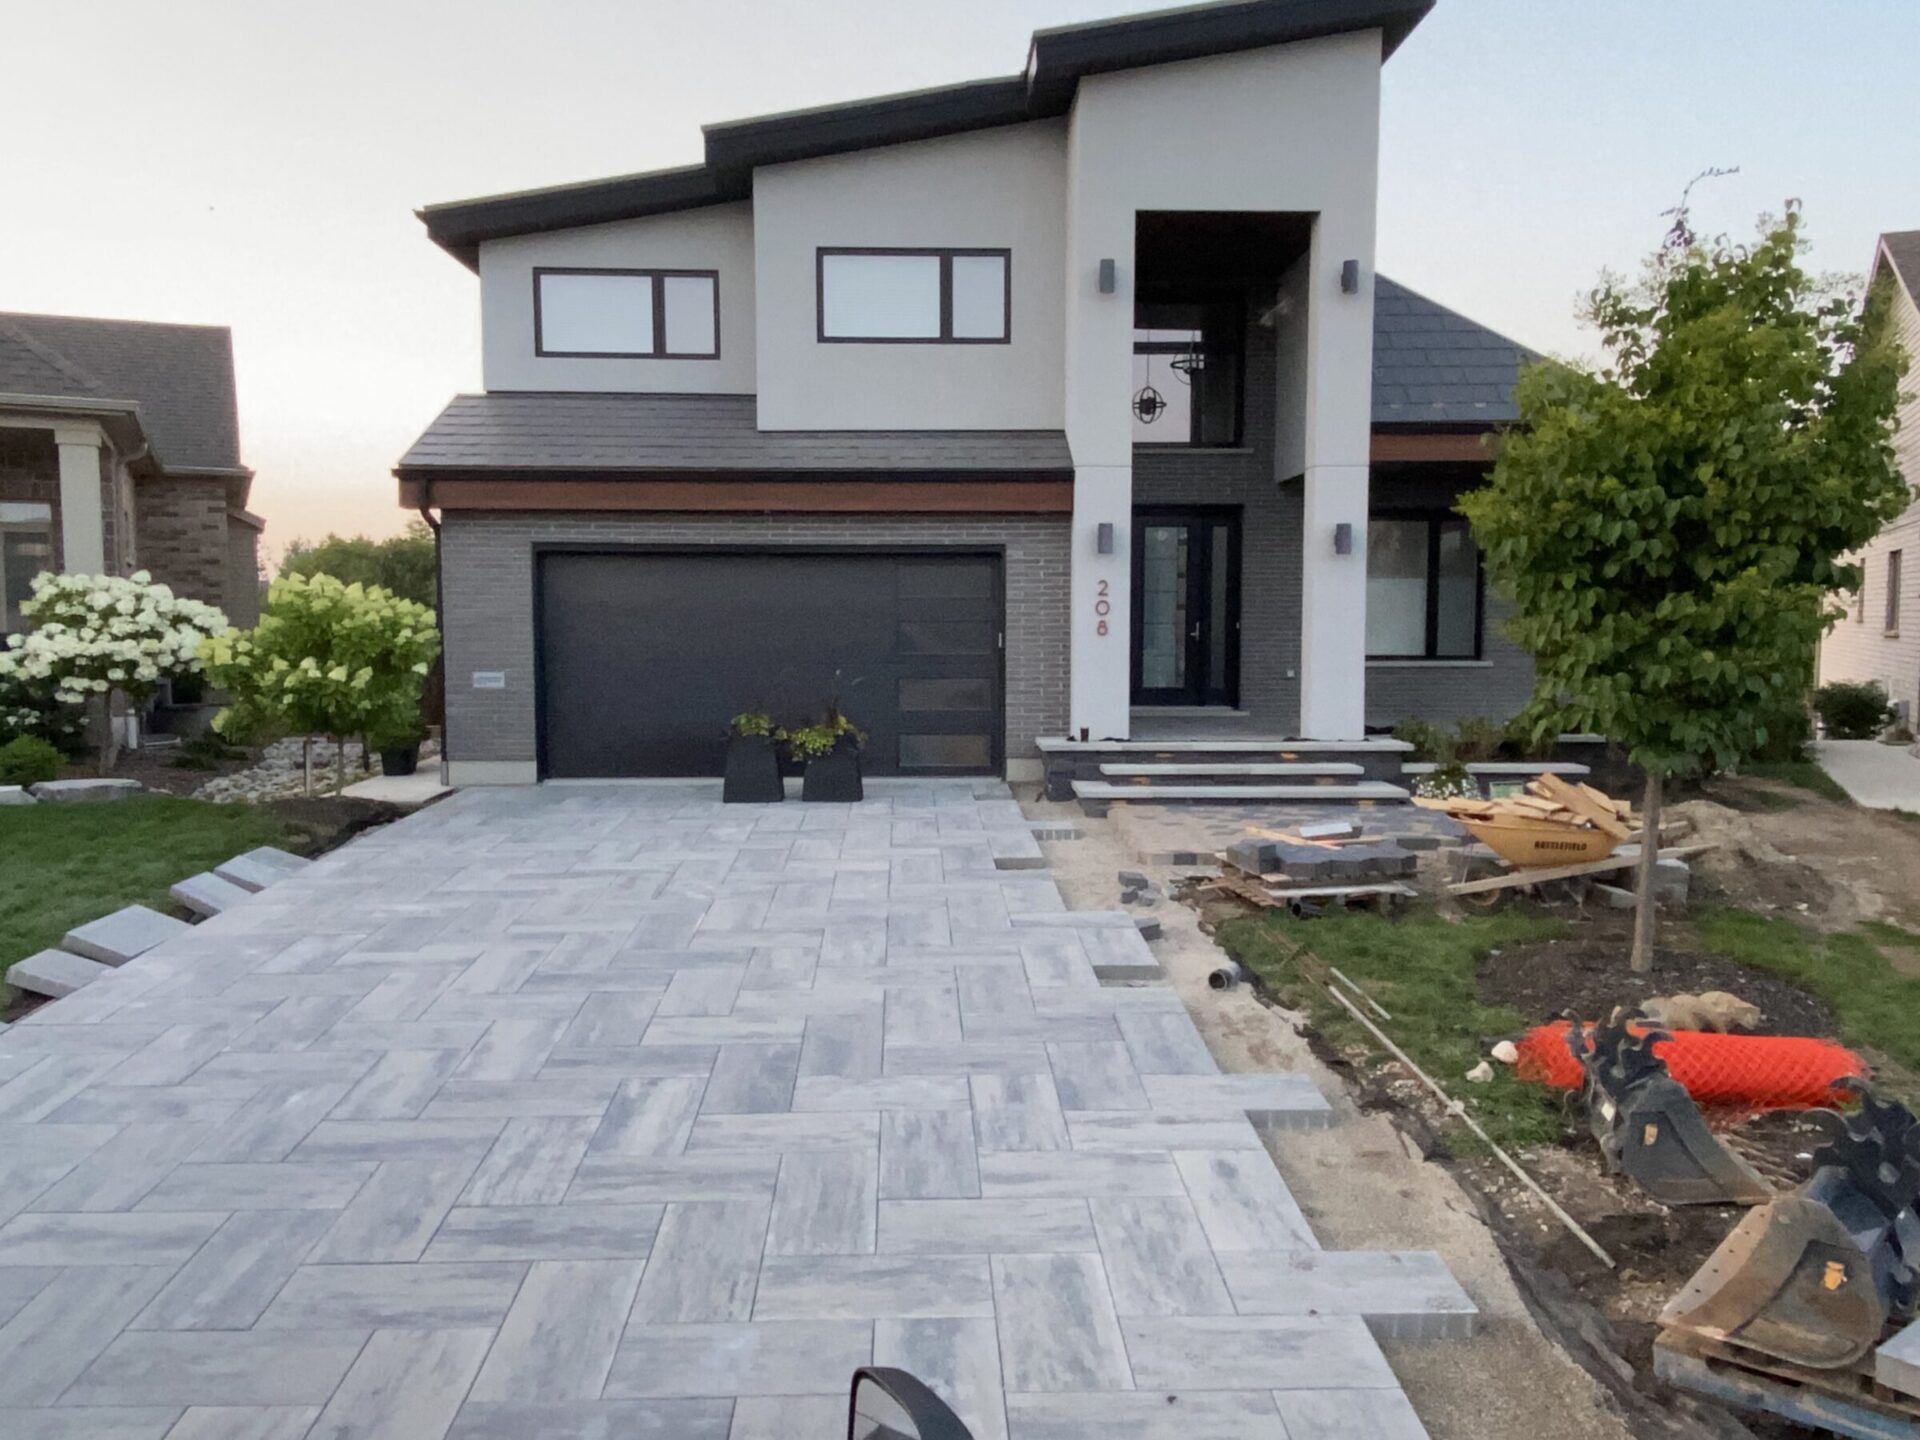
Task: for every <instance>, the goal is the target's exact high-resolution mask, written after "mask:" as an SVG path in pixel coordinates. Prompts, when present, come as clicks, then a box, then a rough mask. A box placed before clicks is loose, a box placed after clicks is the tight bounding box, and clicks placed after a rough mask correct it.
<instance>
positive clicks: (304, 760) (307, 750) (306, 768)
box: [300, 735, 313, 799]
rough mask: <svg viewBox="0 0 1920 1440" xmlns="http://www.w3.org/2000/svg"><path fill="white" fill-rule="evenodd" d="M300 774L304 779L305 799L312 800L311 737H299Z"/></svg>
mask: <svg viewBox="0 0 1920 1440" xmlns="http://www.w3.org/2000/svg"><path fill="white" fill-rule="evenodd" d="M300 773H301V774H302V775H303V776H304V777H305V779H306V790H307V798H308V799H312V798H313V737H312V736H311V735H303V736H301V737H300Z"/></svg>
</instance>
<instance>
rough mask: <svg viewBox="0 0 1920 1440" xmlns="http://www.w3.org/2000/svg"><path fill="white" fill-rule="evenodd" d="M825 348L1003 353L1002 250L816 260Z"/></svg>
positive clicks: (1009, 263)
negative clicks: (989, 349)
mask: <svg viewBox="0 0 1920 1440" xmlns="http://www.w3.org/2000/svg"><path fill="white" fill-rule="evenodd" d="M816 264H817V266H818V277H817V281H818V291H819V299H818V304H819V333H818V338H819V339H820V340H821V341H822V342H827V343H869V344H884V345H1004V344H1005V343H1006V342H1007V341H1008V340H1009V339H1010V338H1011V336H1012V333H1013V325H1012V319H1011V311H1012V299H1013V278H1012V277H1013V259H1012V255H1011V252H1009V251H1006V250H854V249H827V248H823V249H821V250H820V251H819V252H818V255H817V257H816Z"/></svg>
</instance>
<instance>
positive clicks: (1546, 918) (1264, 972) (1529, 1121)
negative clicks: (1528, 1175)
mask: <svg viewBox="0 0 1920 1440" xmlns="http://www.w3.org/2000/svg"><path fill="white" fill-rule="evenodd" d="M1564 931H1565V926H1564V925H1563V924H1562V922H1561V921H1559V920H1557V919H1555V918H1554V917H1552V916H1550V915H1548V914H1546V913H1544V912H1542V911H1541V910H1539V909H1538V908H1536V907H1531V906H1525V905H1517V906H1512V907H1509V908H1508V909H1505V910H1501V911H1497V912H1495V913H1494V914H1491V915H1484V916H1481V915H1476V916H1470V917H1467V918H1465V919H1461V920H1457V921H1455V920H1448V919H1444V918H1442V917H1441V916H1440V915H1439V914H1438V913H1436V912H1434V911H1432V910H1427V909H1416V910H1413V911H1410V912H1408V913H1406V914H1403V915H1401V916H1400V917H1398V918H1395V919H1382V918H1381V917H1379V916H1377V915H1373V914H1370V913H1366V912H1362V911H1350V912H1346V913H1333V914H1328V915H1326V916H1323V917H1322V918H1320V919H1317V920H1295V919H1293V918H1291V917H1290V916H1288V915H1286V914H1285V913H1284V912H1267V913H1263V914H1260V915H1249V916H1243V917H1241V918H1238V919H1234V920H1229V921H1227V922H1226V923H1225V924H1223V925H1221V926H1220V928H1219V936H1218V938H1219V940H1220V942H1221V944H1223V945H1224V946H1225V947H1226V948H1227V951H1228V953H1229V954H1231V955H1232V956H1233V957H1234V958H1235V959H1236V960H1238V961H1239V962H1240V963H1241V965H1242V966H1244V967H1246V968H1247V969H1248V970H1249V971H1251V972H1252V973H1253V974H1255V975H1256V976H1258V977H1259V979H1260V982H1261V983H1262V984H1263V985H1264V986H1265V987H1266V988H1267V989H1268V990H1269V991H1270V992H1272V993H1273V995H1274V996H1275V997H1276V998H1277V999H1278V1000H1280V1002H1281V1003H1282V1004H1284V1005H1286V1006H1287V1007H1288V1008H1290V1009H1296V1010H1300V1011H1303V1012H1305V1013H1306V1014H1307V1016H1308V1017H1309V1018H1310V1019H1311V1020H1312V1022H1313V1025H1314V1028H1315V1029H1316V1030H1318V1031H1319V1032H1320V1033H1321V1034H1322V1035H1323V1036H1325V1037H1326V1038H1327V1039H1328V1040H1329V1041H1331V1042H1332V1043H1333V1044H1334V1045H1336V1046H1338V1047H1340V1048H1342V1049H1345V1048H1346V1047H1347V1046H1349V1045H1351V1044H1358V1045H1362V1046H1364V1047H1365V1048H1366V1049H1367V1050H1368V1051H1369V1052H1371V1053H1373V1054H1375V1055H1376V1056H1381V1057H1384V1055H1385V1052H1384V1051H1382V1050H1380V1048H1379V1046H1378V1045H1377V1043H1376V1042H1375V1041H1374V1040H1373V1039H1372V1037H1371V1036H1369V1035H1368V1034H1367V1032H1366V1030H1365V1029H1364V1028H1363V1027H1362V1026H1360V1025H1359V1024H1357V1023H1355V1021H1354V1020H1353V1018H1352V1017H1351V1016H1349V1015H1348V1014H1347V1012H1346V1011H1345V1010H1343V1009H1342V1008H1341V1007H1340V1006H1339V1005H1338V1004H1337V1003H1335V1002H1334V1001H1333V1000H1332V999H1330V998H1328V996H1327V993H1326V991H1325V989H1323V988H1322V987H1321V986H1320V985H1319V984H1317V983H1315V982H1314V981H1313V980H1311V979H1309V978H1307V976H1306V975H1304V974H1303V973H1302V972H1301V969H1300V967H1299V966H1298V965H1297V964H1295V963H1294V962H1293V959H1292V957H1293V955H1294V952H1295V950H1296V949H1297V948H1298V947H1300V946H1301V945H1305V946H1307V947H1308V948H1309V950H1310V953H1311V954H1312V955H1313V956H1315V957H1317V958H1318V959H1320V960H1322V961H1324V962H1326V963H1327V964H1329V965H1332V966H1335V967H1337V968H1338V969H1339V970H1340V971H1342V972H1343V973H1344V974H1346V975H1347V976H1349V977H1350V978H1351V979H1352V980H1353V981H1354V982H1355V983H1356V984H1358V985H1359V986H1360V987H1361V988H1362V989H1363V990H1365V991H1366V992H1367V993H1368V994H1369V995H1371V996H1372V997H1373V998H1374V999H1375V1000H1376V1001H1378V1002H1379V1003H1380V1005H1381V1006H1382V1007H1384V1008H1385V1009H1386V1010H1387V1011H1388V1012H1389V1013H1390V1014H1391V1015H1392V1016H1393V1018H1392V1020H1390V1021H1383V1022H1381V1028H1382V1029H1383V1030H1385V1031H1386V1032H1387V1034H1389V1035H1391V1036H1392V1037H1393V1040H1394V1042H1395V1043H1396V1044H1397V1045H1399V1046H1400V1047H1401V1048H1402V1049H1404V1050H1405V1051H1406V1052H1407V1053H1408V1054H1409V1055H1411V1056H1412V1057H1413V1058H1414V1060H1415V1061H1416V1062H1418V1064H1419V1065H1420V1067H1421V1068H1422V1069H1423V1070H1425V1071H1426V1072H1427V1073H1428V1074H1430V1075H1432V1076H1433V1078H1434V1079H1436V1080H1438V1081H1439V1082H1440V1083H1441V1084H1442V1085H1444V1086H1445V1087H1446V1088H1447V1090H1448V1091H1449V1092H1450V1093H1451V1094H1452V1095H1453V1096H1454V1098H1455V1099H1459V1100H1464V1101H1466V1102H1467V1103H1468V1104H1469V1105H1471V1106H1472V1111H1473V1116H1474V1118H1475V1119H1476V1120H1478V1121H1479V1122H1480V1124H1481V1125H1483V1126H1484V1127H1485V1128H1486V1131H1487V1133H1488V1134H1489V1135H1490V1136H1492V1137H1493V1139H1494V1140H1495V1141H1497V1142H1498V1143H1500V1144H1502V1145H1507V1146H1524V1145H1536V1144H1545V1143H1548V1142H1550V1141H1552V1140H1554V1139H1555V1138H1556V1137H1557V1136H1558V1135H1559V1134H1560V1131H1561V1127H1562V1122H1561V1118H1560V1116H1561V1096H1560V1093H1559V1092H1558V1091H1556V1090H1550V1089H1548V1088H1547V1087H1545V1086H1541V1085H1529V1084H1525V1083H1523V1082H1521V1081H1519V1080H1516V1079H1514V1078H1513V1076H1512V1073H1511V1072H1510V1071H1508V1070H1507V1069H1506V1068H1505V1067H1504V1066H1500V1065H1496V1066H1494V1069H1495V1071H1496V1072H1497V1073H1496V1074H1495V1076H1494V1079H1493V1081H1492V1082H1491V1083H1490V1084H1486V1085H1473V1084H1469V1083H1468V1082H1467V1081H1466V1080H1465V1079H1464V1078H1463V1077H1464V1076H1465V1075H1466V1072H1467V1071H1469V1070H1471V1069H1472V1068H1473V1067H1474V1066H1475V1065H1477V1064H1479V1063H1480V1062H1481V1061H1482V1060H1484V1059H1485V1058H1486V1056H1487V1050H1488V1047H1489V1044H1490V1043H1491V1041H1492V1040H1493V1039H1494V1038H1496V1037H1498V1036H1502V1035H1510V1034H1514V1033H1516V1032H1518V1031H1520V1030H1523V1029H1525V1028H1526V1027H1527V1025H1528V1023H1529V1022H1528V1019H1527V1017H1526V1016H1524V1015H1521V1014H1520V1013H1519V1012H1518V1011H1516V1010H1511V1009H1508V1008H1505V1007H1500V1006H1488V1005H1483V1004H1481V1003H1480V1001H1479V999H1478V998H1477V997H1476V995H1475V993H1474V983H1473V972H1474V966H1475V964H1476V962H1477V961H1478V960H1479V959H1480V957H1481V956H1483V955H1485V954H1487V953H1488V952H1489V951H1492V950H1496V949H1501V948H1503V947H1505V946H1508V945H1519V944H1525V943H1528V942H1530V941H1538V940H1551V939H1555V938H1557V937H1558V936H1560V935H1562V934H1563V933H1564ZM1457 1140H1458V1142H1459V1144H1460V1146H1461V1148H1462V1149H1470V1148H1473V1146H1474V1144H1475V1142H1474V1141H1473V1137H1472V1136H1471V1135H1470V1134H1469V1133H1468V1132H1466V1131H1465V1130H1464V1129H1461V1130H1460V1131H1459V1132H1458V1136H1457Z"/></svg>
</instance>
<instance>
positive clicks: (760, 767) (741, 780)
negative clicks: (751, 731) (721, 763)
mask: <svg viewBox="0 0 1920 1440" xmlns="http://www.w3.org/2000/svg"><path fill="white" fill-rule="evenodd" d="M720 798H721V800H722V801H724V802H725V803H726V804H728V805H770V804H772V803H773V802H774V801H776V800H784V799H786V798H787V792H786V789H785V787H784V786H782V785H781V783H780V757H779V756H778V755H777V754H776V753H775V752H774V748H773V739H772V737H771V736H768V735H735V736H733V737H732V738H731V739H729V740H728V741H727V771H726V781H725V783H724V784H723V785H722V787H721V790H720Z"/></svg>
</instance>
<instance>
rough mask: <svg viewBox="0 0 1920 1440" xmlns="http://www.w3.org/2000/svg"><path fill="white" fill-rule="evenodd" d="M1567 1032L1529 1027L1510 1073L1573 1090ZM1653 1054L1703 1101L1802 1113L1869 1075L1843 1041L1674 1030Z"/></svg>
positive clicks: (1558, 1026) (1577, 1074) (1576, 1069)
mask: <svg viewBox="0 0 1920 1440" xmlns="http://www.w3.org/2000/svg"><path fill="white" fill-rule="evenodd" d="M1588 1028H1591V1027H1590V1026H1589V1027H1588ZM1567 1029H1568V1025H1567V1022H1566V1021H1564V1020H1559V1021H1555V1022H1554V1023H1552V1024H1550V1025H1538V1026H1535V1027H1534V1028H1533V1029H1532V1030H1529V1031H1528V1032H1527V1033H1526V1036H1525V1038H1523V1039H1522V1040H1521V1041H1520V1043H1519V1047H1518V1048H1519V1051H1520V1058H1519V1060H1518V1061H1517V1062H1516V1063H1515V1065H1514V1071H1515V1073H1516V1074H1518V1075H1519V1076H1520V1078H1521V1079H1523V1080H1535V1081H1539V1082H1540V1083H1542V1084H1546V1085H1553V1086H1557V1087H1558V1088H1560V1089H1562V1090H1575V1089H1578V1088H1579V1086H1580V1079H1581V1070H1580V1062H1579V1061H1578V1060H1576V1059H1574V1058H1573V1052H1572V1051H1570V1050H1569V1049H1567ZM1653 1051H1654V1054H1656V1055H1658V1056H1659V1057H1660V1058H1661V1059H1662V1060H1664V1061H1666V1062H1667V1070H1668V1072H1669V1073H1670V1074H1672V1076H1673V1078H1674V1079H1676V1080H1678V1081H1679V1082H1680V1084H1681V1086H1682V1087H1683V1088H1684V1089H1685V1090H1686V1092H1687V1094H1688V1095H1690V1096H1692V1097H1693V1099H1694V1101H1695V1103H1697V1104H1700V1105H1741V1106H1746V1107H1747V1108H1749V1109H1753V1110H1806V1109H1810V1108H1812V1107H1814V1106H1819V1105H1831V1104H1833V1103H1834V1102H1835V1100H1836V1099H1838V1098H1839V1097H1837V1096H1836V1095H1835V1094H1834V1092H1833V1083H1834V1081H1836V1080H1844V1079H1846V1078H1847V1077H1848V1076H1850V1075H1858V1076H1860V1077H1862V1078H1865V1076H1866V1075H1867V1067H1866V1065H1865V1064H1863V1063H1862V1062H1861V1059H1860V1057H1859V1056H1857V1055H1855V1054H1854V1053H1853V1052H1852V1051H1851V1050H1848V1049H1847V1048H1846V1047H1845V1046H1843V1045H1836V1044H1834V1043H1833V1042H1832V1041H1830V1040H1810V1039H1806V1038H1804V1037H1802V1036H1797V1035H1716V1034H1714V1033H1713V1032H1712V1031H1707V1030H1676V1031H1674V1032H1673V1038H1672V1039H1671V1040H1660V1041H1656V1042H1655V1043H1654V1047H1653Z"/></svg>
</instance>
